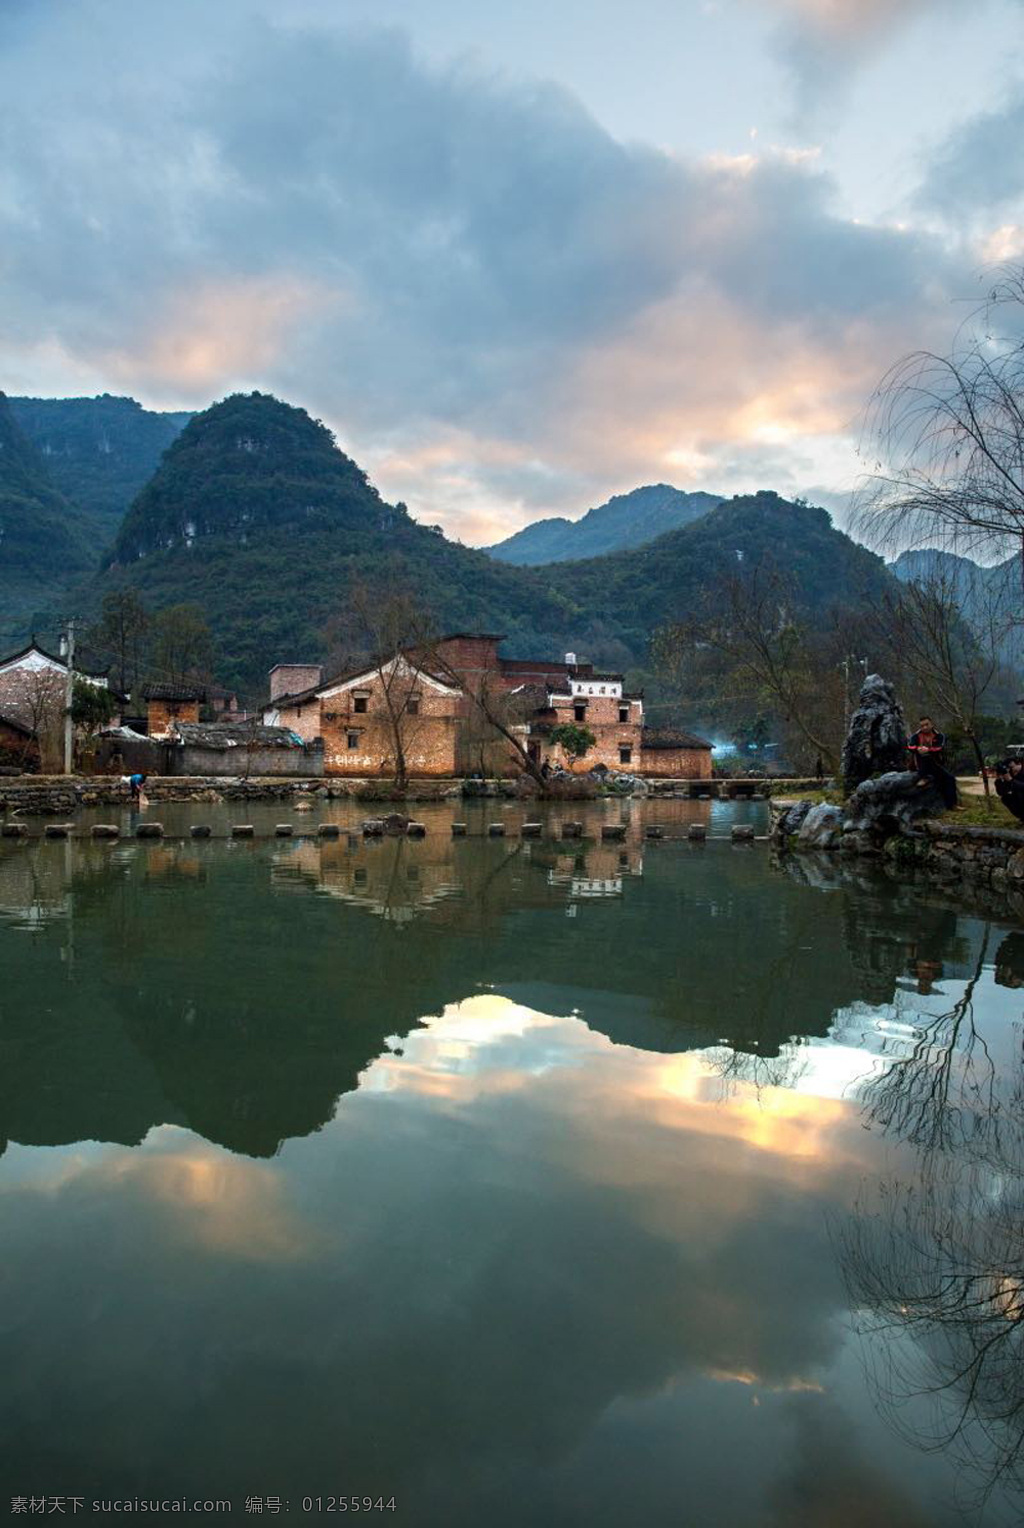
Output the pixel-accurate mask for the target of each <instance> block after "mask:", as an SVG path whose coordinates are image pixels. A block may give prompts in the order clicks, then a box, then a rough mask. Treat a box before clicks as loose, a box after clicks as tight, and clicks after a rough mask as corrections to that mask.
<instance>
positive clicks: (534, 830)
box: [519, 822, 542, 838]
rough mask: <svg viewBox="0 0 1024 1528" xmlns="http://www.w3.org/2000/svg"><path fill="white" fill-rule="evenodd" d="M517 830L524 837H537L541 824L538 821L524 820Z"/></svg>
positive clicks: (539, 833) (540, 830)
mask: <svg viewBox="0 0 1024 1528" xmlns="http://www.w3.org/2000/svg"><path fill="white" fill-rule="evenodd" d="M519 831H520V833H521V834H522V836H523V837H524V838H539V837H540V835H541V832H542V824H541V823H539V822H524V823H523V826H522V827H521V828H520V830H519Z"/></svg>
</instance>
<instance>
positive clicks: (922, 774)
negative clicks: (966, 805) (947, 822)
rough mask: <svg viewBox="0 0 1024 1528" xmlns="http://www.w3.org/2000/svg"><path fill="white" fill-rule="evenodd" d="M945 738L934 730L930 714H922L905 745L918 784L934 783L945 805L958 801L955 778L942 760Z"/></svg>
mask: <svg viewBox="0 0 1024 1528" xmlns="http://www.w3.org/2000/svg"><path fill="white" fill-rule="evenodd" d="M945 746H946V739H945V737H944V736H943V734H942V733H941V732H936V730H935V728H934V726H933V725H932V719H931V717H930V716H922V718H921V720H920V721H919V722H918V724H917V731H916V732H915V733H914V735H913V737H912V738H911V739H910V742H909V743H908V744H907V747H908V748H909V750H910V756H911V758H912V759H913V761H914V768H915V769H916V770H917V773H918V776H919V779H918V782H917V783H918V785H934V786H935V788H936V790H937V791H938V792H939V794H940V795H941V797H942V799H943V801H944V802H945V803H946V807H947V808H949V807H952V806H956V804H957V801H958V796H957V789H956V780H955V778H954V777H953V775H951V774H950V772H949V770H948V769H947V768H946V767H945V765H944V764H943V762H942V751H943V749H944V748H945Z"/></svg>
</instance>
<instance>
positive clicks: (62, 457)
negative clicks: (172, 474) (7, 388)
mask: <svg viewBox="0 0 1024 1528" xmlns="http://www.w3.org/2000/svg"><path fill="white" fill-rule="evenodd" d="M10 405H11V412H12V413H13V415H14V418H15V421H16V423H17V424H18V425H19V426H20V428H21V430H22V431H23V432H24V433H25V435H27V436H28V438H29V440H30V441H31V442H32V444H33V445H34V446H35V447H36V449H37V451H38V452H39V454H40V456H41V457H42V459H43V461H44V463H45V465H46V469H47V472H48V473H49V476H50V479H51V481H52V482H53V484H54V486H55V487H56V488H58V489H59V490H60V491H61V493H62V494H63V495H64V497H65V498H66V499H68V500H69V502H70V503H71V504H73V505H75V506H76V508H78V509H79V510H81V511H82V518H83V524H84V526H85V528H86V530H87V532H88V534H89V537H90V541H91V543H92V546H93V548H94V558H95V560H96V561H97V562H98V561H99V558H100V555H101V554H102V553H103V552H104V551H106V549H107V547H109V545H110V543H111V542H112V541H113V539H114V537H115V536H116V535H117V532H118V529H119V527H120V524H121V520H122V518H123V516H124V513H125V510H126V509H127V508H128V506H129V505H130V504H131V502H132V500H133V499H134V498H135V496H136V494H137V493H138V492H139V490H140V489H141V488H142V487H143V486H144V485H145V484H146V483H147V482H148V481H149V479H150V478H151V477H152V475H153V473H154V472H155V471H156V468H157V464H158V462H159V460H160V457H161V456H162V455H163V453H164V451H165V450H166V449H167V447H168V446H169V445H170V444H171V441H172V440H174V438H175V436H176V435H177V434H178V432H179V431H180V430H181V429H182V428H183V427H184V426H185V425H186V424H187V422H188V420H189V419H190V418H191V417H192V416H191V415H190V414H158V413H154V412H152V411H151V410H149V409H144V408H143V407H142V405H141V404H139V403H136V402H135V399H134V398H115V397H112V396H111V395H110V394H109V393H104V394H103V395H102V396H101V397H98V398H11V399H10Z"/></svg>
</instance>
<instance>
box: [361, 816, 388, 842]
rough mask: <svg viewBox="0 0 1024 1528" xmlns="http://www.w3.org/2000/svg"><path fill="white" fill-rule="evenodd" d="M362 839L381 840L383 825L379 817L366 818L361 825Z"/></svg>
mask: <svg viewBox="0 0 1024 1528" xmlns="http://www.w3.org/2000/svg"><path fill="white" fill-rule="evenodd" d="M363 837H364V838H383V837H384V823H383V822H382V820H381V819H380V818H379V817H367V819H366V821H365V822H364V823H363Z"/></svg>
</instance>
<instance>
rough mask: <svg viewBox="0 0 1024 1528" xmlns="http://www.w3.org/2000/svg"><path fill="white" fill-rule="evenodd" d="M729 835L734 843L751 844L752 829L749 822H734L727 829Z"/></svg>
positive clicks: (752, 837)
mask: <svg viewBox="0 0 1024 1528" xmlns="http://www.w3.org/2000/svg"><path fill="white" fill-rule="evenodd" d="M729 837H730V838H731V839H732V841H733V843H734V844H752V843H753V842H754V829H753V827H752V825H751V824H750V823H749V822H735V823H733V825H732V827H731V828H730V830H729Z"/></svg>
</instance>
